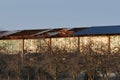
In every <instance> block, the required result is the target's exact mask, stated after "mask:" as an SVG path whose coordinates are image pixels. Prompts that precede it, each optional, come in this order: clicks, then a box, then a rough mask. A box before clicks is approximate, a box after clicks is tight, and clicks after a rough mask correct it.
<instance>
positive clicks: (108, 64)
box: [107, 36, 111, 80]
mask: <svg viewBox="0 0 120 80" xmlns="http://www.w3.org/2000/svg"><path fill="white" fill-rule="evenodd" d="M110 53H111V46H110V36H108V54H107V55H108V56H107V58H108V60H107V71H108V80H110Z"/></svg>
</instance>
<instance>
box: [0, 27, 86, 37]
mask: <svg viewBox="0 0 120 80" xmlns="http://www.w3.org/2000/svg"><path fill="white" fill-rule="evenodd" d="M82 29H85V28H55V29H36V30H16V31H0V39H37V38H53V37H54V38H57V37H71V36H73V34H74V33H75V32H77V31H80V30H82Z"/></svg>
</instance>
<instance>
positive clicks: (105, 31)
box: [74, 25, 120, 36]
mask: <svg viewBox="0 0 120 80" xmlns="http://www.w3.org/2000/svg"><path fill="white" fill-rule="evenodd" d="M115 34H120V25H117V26H96V27H89V28H87V29H84V30H81V31H78V32H76V33H75V34H74V35H75V36H88V35H115Z"/></svg>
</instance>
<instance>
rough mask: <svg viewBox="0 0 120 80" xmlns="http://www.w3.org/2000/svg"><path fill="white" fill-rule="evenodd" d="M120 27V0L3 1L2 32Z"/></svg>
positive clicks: (0, 22) (0, 3) (0, 4)
mask: <svg viewBox="0 0 120 80" xmlns="http://www.w3.org/2000/svg"><path fill="white" fill-rule="evenodd" d="M105 25H120V0H0V30H24V29H43V28H59V27H70V28H71V27H88V26H105Z"/></svg>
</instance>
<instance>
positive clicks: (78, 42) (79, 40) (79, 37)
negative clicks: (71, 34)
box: [78, 36, 80, 53]
mask: <svg viewBox="0 0 120 80" xmlns="http://www.w3.org/2000/svg"><path fill="white" fill-rule="evenodd" d="M78 53H80V37H79V36H78Z"/></svg>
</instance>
